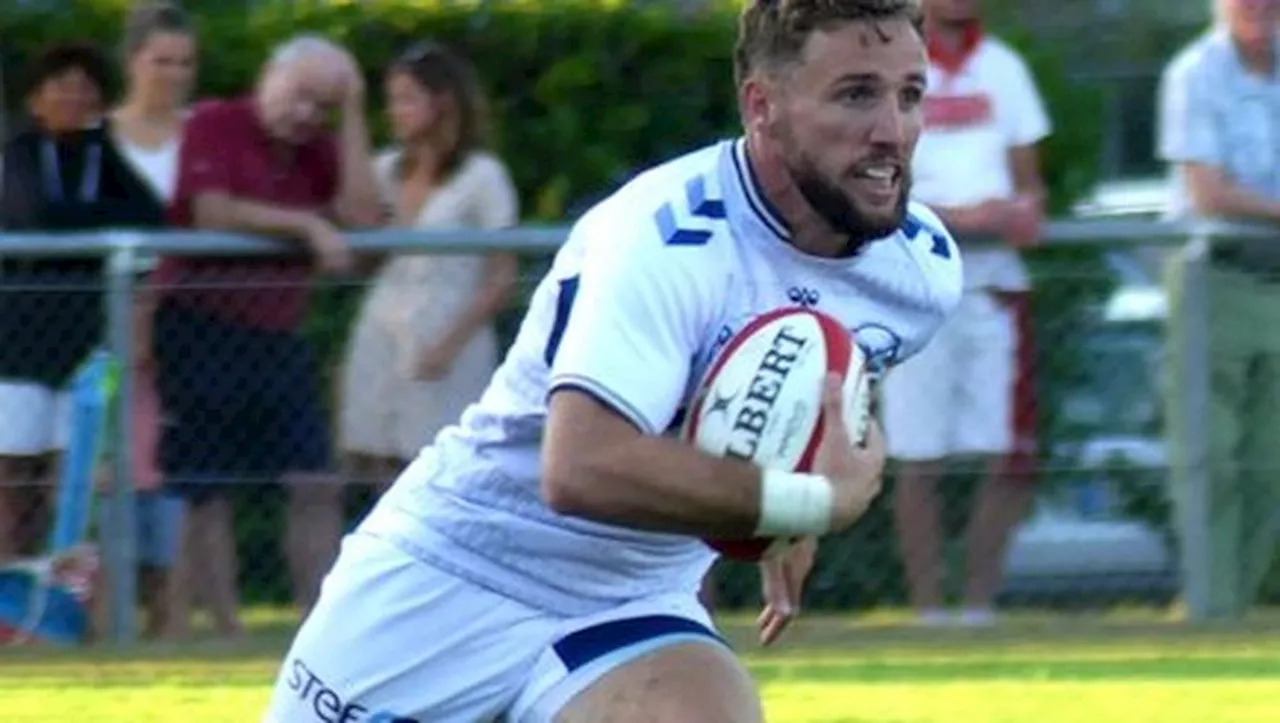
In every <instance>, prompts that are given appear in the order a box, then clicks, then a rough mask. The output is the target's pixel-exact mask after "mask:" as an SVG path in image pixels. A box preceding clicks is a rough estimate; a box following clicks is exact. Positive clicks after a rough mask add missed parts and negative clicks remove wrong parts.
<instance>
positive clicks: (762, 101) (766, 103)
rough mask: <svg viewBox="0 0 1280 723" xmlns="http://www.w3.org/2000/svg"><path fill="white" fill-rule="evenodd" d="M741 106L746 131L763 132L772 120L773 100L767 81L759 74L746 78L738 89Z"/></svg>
mask: <svg viewBox="0 0 1280 723" xmlns="http://www.w3.org/2000/svg"><path fill="white" fill-rule="evenodd" d="M738 104H739V106H740V107H741V108H742V124H743V125H744V126H745V127H746V129H747V130H748V131H754V132H763V131H764V130H766V129H767V128H768V127H769V124H770V122H771V121H772V120H773V102H772V100H771V98H770V93H769V86H768V81H767V80H765V79H764V78H761V77H760V76H759V75H755V76H752V77H750V78H747V80H746V81H745V82H743V84H742V88H741V89H740V90H739V91H738Z"/></svg>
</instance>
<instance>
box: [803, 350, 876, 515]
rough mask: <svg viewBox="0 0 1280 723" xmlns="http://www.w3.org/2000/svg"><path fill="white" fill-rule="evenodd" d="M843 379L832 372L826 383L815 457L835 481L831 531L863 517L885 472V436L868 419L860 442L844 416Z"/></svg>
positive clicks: (816, 465) (818, 469)
mask: <svg viewBox="0 0 1280 723" xmlns="http://www.w3.org/2000/svg"><path fill="white" fill-rule="evenodd" d="M843 386H844V384H843V381H842V380H841V378H840V375H839V374H828V375H827V379H826V381H825V383H824V384H823V387H822V441H821V442H819V443H818V453H817V455H815V457H814V465H813V469H814V472H816V473H818V474H821V475H824V476H826V478H827V479H828V480H830V481H831V487H832V491H833V493H834V494H833V499H832V502H833V504H832V510H831V531H832V532H839V531H840V530H843V529H845V528H847V527H849V526H850V525H852V524H853V523H854V522H856V521H857V520H858V518H859V517H862V515H863V513H864V512H866V511H867V508H868V507H870V506H871V501H872V500H874V499H875V498H876V495H878V494H880V486H881V482H882V479H883V478H882V473H883V472H884V455H885V451H884V437H883V436H882V435H881V434H880V425H878V424H877V423H876V420H875V419H871V420H869V421H868V423H867V437H866V440H865V441H864V442H863V443H862V444H858V443H857V442H856V441H855V440H853V438H852V437H851V436H850V434H849V429H848V425H846V424H845V417H844V399H843V397H844V392H843Z"/></svg>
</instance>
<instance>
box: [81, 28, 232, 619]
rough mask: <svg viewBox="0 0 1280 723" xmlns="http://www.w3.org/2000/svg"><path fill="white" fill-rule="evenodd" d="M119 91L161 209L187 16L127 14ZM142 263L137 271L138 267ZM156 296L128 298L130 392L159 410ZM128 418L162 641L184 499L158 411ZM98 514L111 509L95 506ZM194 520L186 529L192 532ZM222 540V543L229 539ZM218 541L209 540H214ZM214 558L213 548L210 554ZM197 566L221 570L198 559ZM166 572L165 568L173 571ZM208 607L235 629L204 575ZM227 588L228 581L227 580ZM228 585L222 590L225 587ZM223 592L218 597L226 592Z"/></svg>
mask: <svg viewBox="0 0 1280 723" xmlns="http://www.w3.org/2000/svg"><path fill="white" fill-rule="evenodd" d="M122 56H123V57H122V61H123V64H124V71H125V78H126V88H125V95H124V99H123V101H122V102H121V103H120V105H118V106H116V107H115V108H114V109H113V110H112V111H111V112H110V114H109V115H108V129H109V131H110V136H111V139H112V142H113V143H114V145H115V146H116V148H117V149H119V151H120V155H121V156H123V157H124V159H125V160H126V161H127V162H128V165H129V166H130V168H131V169H132V170H133V172H134V174H135V175H137V177H138V178H139V179H140V180H141V181H142V182H143V183H142V185H143V186H144V187H145V188H147V189H149V190H150V191H151V194H152V195H153V196H154V201H155V202H156V203H157V204H158V205H160V206H161V207H167V206H168V205H169V202H170V201H171V200H172V199H173V193H174V186H175V185H176V183H177V173H178V148H179V146H180V145H181V140H182V126H183V119H184V117H185V115H186V113H185V108H186V105H187V102H188V99H189V97H190V94H191V89H192V85H193V84H194V82H195V71H196V47H195V36H194V34H193V31H192V29H191V25H190V23H189V21H188V18H187V15H186V13H184V12H183V11H182V10H181V9H180V8H178V7H176V6H174V5H170V4H167V3H160V2H157V3H147V4H143V5H139V6H137V7H135V8H134V9H133V11H132V12H130V14H129V17H128V19H127V20H126V21H125V30H124V41H123V47H122ZM145 270H146V269H145V268H142V269H139V271H144V272H145ZM153 313H154V301H153V299H152V298H151V295H150V294H149V293H148V291H147V289H146V288H145V286H144V285H143V284H141V283H140V284H139V285H138V291H137V293H136V296H135V298H134V332H135V334H136V336H137V338H136V339H135V343H134V358H133V359H132V360H131V361H132V363H133V394H134V403H135V404H138V405H139V406H140V407H145V406H154V407H155V408H156V410H157V411H158V404H159V402H158V395H157V390H156V386H155V374H154V366H153V363H152V355H151V350H152V346H151V344H152V339H151V333H150V332H151V319H152V315H153ZM140 419H141V420H144V421H135V424H140V423H145V424H149V425H153V427H152V428H148V429H141V428H135V429H134V430H133V435H132V440H133V449H132V455H133V457H134V462H135V466H139V467H140V468H145V469H148V470H151V471H153V472H154V474H150V475H148V478H149V480H150V481H145V480H142V479H135V480H133V484H134V486H135V488H136V489H135V495H136V499H137V507H136V514H135V517H136V523H137V533H136V534H137V535H138V542H137V545H138V558H139V560H138V563H139V571H138V583H139V585H138V587H139V593H140V594H141V597H142V598H143V600H144V604H145V605H146V606H147V610H148V619H147V632H148V633H149V634H151V635H158V636H163V637H170V638H175V637H181V636H183V635H185V631H186V625H187V618H188V617H189V614H188V610H187V608H188V604H189V603H188V600H189V597H188V596H189V594H190V593H189V588H190V586H189V585H188V584H186V583H185V582H184V581H179V580H177V579H176V578H177V576H179V575H181V570H182V566H179V565H178V564H177V563H178V561H179V560H178V558H179V555H180V552H181V551H182V543H183V540H182V535H183V533H184V531H183V527H184V524H183V516H184V504H183V502H182V499H181V498H180V497H177V496H176V495H174V494H173V493H172V492H169V491H167V490H165V488H164V486H163V474H162V472H161V471H160V469H159V464H160V459H159V452H160V450H159V439H160V436H161V435H160V424H161V418H160V414H158V413H157V414H150V415H145V416H143V417H141V418H140ZM99 509H100V510H101V511H103V512H104V513H105V512H106V511H107V510H108V509H109V508H108V506H106V505H99ZM196 523H197V520H196V519H195V517H194V516H193V518H192V520H191V524H190V525H185V526H186V527H188V528H189V529H188V530H187V531H186V532H187V533H188V534H196V533H198V532H199V530H198V529H196V528H197V527H198V525H197V524H196ZM228 542H229V541H228ZM215 547H216V545H215ZM202 554H218V553H217V551H216V550H214V551H213V552H212V553H204V552H203V551H202ZM199 562H200V565H201V567H207V569H209V570H215V569H221V568H217V567H216V566H215V565H209V564H208V563H207V561H205V560H200V561H199ZM171 573H172V574H171ZM208 583H209V588H210V592H211V594H210V595H207V596H206V597H208V598H209V602H210V607H211V608H212V609H213V611H214V618H215V620H216V621H217V622H218V623H219V627H220V628H222V630H223V632H235V631H234V629H229V628H233V626H231V625H230V624H229V623H228V622H227V621H228V620H234V616H233V613H234V588H232V595H233V598H232V600H231V604H232V608H231V613H232V616H231V617H230V618H228V612H227V611H226V610H224V609H223V608H225V604H223V605H219V600H220V596H219V595H218V594H216V593H214V590H215V589H216V588H217V587H219V585H218V583H217V582H216V581H213V580H210V581H208ZM231 584H233V585H234V581H232V583H231ZM223 587H225V586H223ZM222 597H225V595H223V596H222Z"/></svg>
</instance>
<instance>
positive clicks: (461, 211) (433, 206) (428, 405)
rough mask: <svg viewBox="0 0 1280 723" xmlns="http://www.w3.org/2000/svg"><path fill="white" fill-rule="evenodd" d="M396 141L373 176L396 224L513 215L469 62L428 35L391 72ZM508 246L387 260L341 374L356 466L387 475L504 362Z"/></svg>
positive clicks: (511, 265)
mask: <svg viewBox="0 0 1280 723" xmlns="http://www.w3.org/2000/svg"><path fill="white" fill-rule="evenodd" d="M385 82H386V96H387V114H388V116H389V120H390V122H391V127H392V131H393V134H394V136H395V138H396V141H397V142H398V144H399V147H397V148H396V149H394V150H391V151H389V152H387V153H384V154H383V155H381V156H380V157H379V158H378V159H377V160H376V175H377V177H378V179H379V182H380V184H381V186H382V190H383V193H384V195H385V199H386V201H387V203H388V205H389V207H390V208H391V213H392V216H393V218H394V223H395V224H396V225H399V226H404V227H409V228H441V229H447V228H462V227H474V228H482V229H494V228H500V227H504V226H510V225H513V224H515V223H516V220H517V199H516V192H515V188H514V187H513V186H512V183H511V179H510V177H509V175H508V173H507V170H506V168H505V167H504V166H503V164H502V162H501V161H500V160H499V159H498V158H496V157H495V156H493V155H492V154H490V153H489V152H487V151H486V150H485V131H486V126H485V109H484V103H483V98H482V96H481V93H480V91H479V84H478V82H477V79H476V77H475V72H474V70H473V69H472V67H471V65H470V64H469V63H468V62H467V61H465V60H464V59H462V58H461V57H459V56H458V55H455V54H454V53H453V52H451V51H450V50H448V49H447V48H445V47H443V46H441V45H438V44H435V43H422V44H419V45H417V46H414V47H413V48H411V49H409V50H408V51H407V52H405V53H404V54H403V55H402V56H401V57H400V58H399V59H398V60H396V61H395V62H394V63H393V64H392V65H391V67H390V68H389V69H388V70H387V73H386V76H385ZM516 273H517V266H516V259H515V257H514V256H513V255H512V254H508V253H477V254H444V255H437V254H426V255H404V256H399V257H396V258H393V259H391V260H390V261H388V262H386V264H385V265H384V266H383V267H382V268H381V269H380V270H379V272H378V274H377V276H376V279H375V281H374V283H373V287H372V289H370V291H369V294H368V296H367V297H366V298H365V302H364V305H363V307H362V309H361V311H360V315H359V319H358V321H357V324H356V328H355V332H354V334H353V336H352V338H351V342H350V346H349V348H348V355H347V360H346V363H345V364H344V366H343V373H342V378H341V397H342V403H341V411H340V423H339V438H340V449H341V450H342V451H343V454H344V456H345V457H346V461H347V463H348V465H349V469H350V470H351V472H352V473H353V474H355V475H357V476H358V477H360V478H362V479H361V481H369V480H370V478H371V480H372V481H374V482H375V483H377V484H379V485H380V486H381V485H382V484H385V483H386V482H387V481H389V480H390V478H391V477H393V476H394V475H395V474H397V473H398V472H399V469H400V468H401V467H403V466H404V464H405V463H406V462H407V461H408V460H410V459H412V458H413V457H415V456H416V455H417V453H418V450H419V449H421V448H422V447H423V446H424V445H425V444H427V443H429V442H430V441H431V440H432V438H433V437H434V436H435V434H436V433H437V432H438V431H439V430H440V429H441V428H442V427H443V426H445V425H447V424H450V423H453V422H455V421H456V420H457V419H458V417H459V416H460V415H461V413H462V410H463V409H464V408H465V407H466V406H467V405H468V404H470V403H471V402H473V401H476V400H477V399H479V397H480V394H481V392H482V391H483V390H484V387H485V385H486V384H487V383H488V380H489V377H490V375H491V374H492V372H493V370H494V367H495V366H496V364H497V355H498V349H497V339H496V334H495V332H494V329H493V319H494V316H495V315H496V314H497V313H499V312H500V311H501V310H502V309H503V307H504V306H505V305H506V304H507V302H508V300H509V298H510V295H511V292H512V291H513V290H514V288H515V285H516Z"/></svg>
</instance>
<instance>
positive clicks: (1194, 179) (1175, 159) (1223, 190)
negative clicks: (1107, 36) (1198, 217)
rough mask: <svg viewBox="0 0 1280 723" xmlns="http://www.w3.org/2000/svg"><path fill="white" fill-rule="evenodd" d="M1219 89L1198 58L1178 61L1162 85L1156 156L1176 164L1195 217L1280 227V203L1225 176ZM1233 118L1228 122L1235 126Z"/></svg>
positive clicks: (1162, 81)
mask: <svg viewBox="0 0 1280 723" xmlns="http://www.w3.org/2000/svg"><path fill="white" fill-rule="evenodd" d="M1218 96H1219V90H1218V84H1217V82H1216V79H1215V78H1214V77H1213V75H1212V72H1211V67H1210V66H1207V65H1206V64H1204V63H1202V62H1200V57H1199V56H1196V55H1182V56H1179V57H1178V58H1175V59H1174V61H1173V62H1172V63H1170V64H1169V67H1168V68H1167V69H1166V70H1165V73H1164V77H1163V78H1161V81H1160V109H1159V113H1160V115H1159V126H1158V134H1159V137H1158V149H1157V153H1158V155H1159V156H1160V158H1162V159H1163V160H1165V161H1167V162H1169V163H1172V164H1174V166H1175V168H1176V169H1177V170H1178V172H1179V173H1181V174H1182V177H1183V180H1184V182H1185V183H1186V188H1187V195H1188V196H1189V197H1190V201H1191V205H1192V207H1193V208H1194V209H1195V211H1196V212H1197V213H1200V214H1203V215H1206V216H1220V217H1227V218H1238V219H1244V220H1255V221H1267V222H1280V201H1276V200H1272V199H1269V198H1267V197H1265V196H1263V195H1261V194H1257V193H1254V192H1252V191H1249V190H1248V189H1245V188H1242V187H1241V186H1240V185H1239V184H1237V183H1235V182H1233V181H1232V179H1231V178H1230V177H1229V176H1228V175H1227V173H1226V172H1225V168H1226V165H1227V151H1226V149H1225V147H1224V144H1223V139H1222V123H1221V122H1219V119H1218V117H1217V116H1218V113H1219V111H1218V102H1217V100H1218ZM1232 120H1233V119H1232V118H1231V117H1230V115H1228V117H1227V118H1226V119H1225V122H1232Z"/></svg>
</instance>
